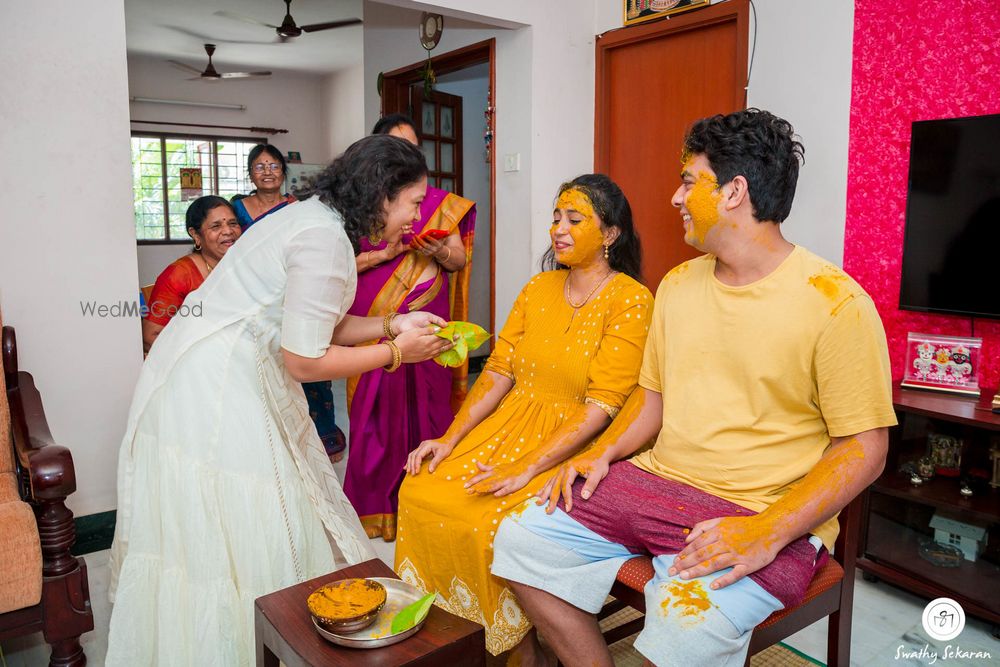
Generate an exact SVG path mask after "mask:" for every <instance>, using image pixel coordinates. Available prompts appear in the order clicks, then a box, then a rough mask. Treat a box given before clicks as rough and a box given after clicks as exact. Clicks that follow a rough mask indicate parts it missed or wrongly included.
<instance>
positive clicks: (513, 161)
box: [503, 153, 521, 171]
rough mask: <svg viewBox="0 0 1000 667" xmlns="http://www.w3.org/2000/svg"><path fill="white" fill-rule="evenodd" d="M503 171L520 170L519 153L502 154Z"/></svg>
mask: <svg viewBox="0 0 1000 667" xmlns="http://www.w3.org/2000/svg"><path fill="white" fill-rule="evenodd" d="M503 170H504V171H521V154H520V153H508V154H507V155H504V156H503Z"/></svg>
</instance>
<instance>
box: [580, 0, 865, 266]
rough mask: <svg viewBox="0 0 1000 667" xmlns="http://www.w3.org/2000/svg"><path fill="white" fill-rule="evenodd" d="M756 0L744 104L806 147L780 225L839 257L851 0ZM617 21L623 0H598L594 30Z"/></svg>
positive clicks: (798, 239) (843, 213)
mask: <svg viewBox="0 0 1000 667" xmlns="http://www.w3.org/2000/svg"><path fill="white" fill-rule="evenodd" d="M719 1H720V0H713V4H715V3H716V2H719ZM754 5H755V7H756V11H757V45H756V51H755V52H754V56H753V64H752V71H751V72H750V85H749V88H748V90H747V106H751V107H758V108H761V109H767V110H768V111H771V112H773V113H775V114H777V115H779V116H781V117H782V118H784V119H786V120H787V121H788V122H790V123H791V124H792V127H794V128H795V131H796V133H797V134H798V135H799V136H800V137H801V138H802V142H803V144H804V145H805V147H806V162H805V166H803V168H802V170H801V172H800V174H799V183H798V188H797V190H796V195H795V204H794V206H793V207H792V214H791V216H790V217H789V218H788V220H786V221H785V223H784V224H783V225H782V229H783V232H784V234H785V236H786V237H787V238H788V239H789V240H790V241H792V242H794V243H798V244H801V245H804V246H806V247H807V248H809V249H810V250H812V251H813V252H815V253H817V254H818V255H820V256H822V257H825V258H826V259H828V260H830V261H832V262H835V263H837V264H841V263H842V262H843V256H844V226H845V223H846V211H847V145H848V130H849V125H850V106H851V63H852V48H853V38H854V3H853V2H819V1H818V0H809V1H806V2H803V0H754ZM750 17H751V22H750V40H749V48H750V49H751V51H753V49H754V42H753V32H754V24H753V12H751V13H750ZM621 25H622V3H621V2H617V1H615V0H597V16H596V32H597V33H598V34H599V33H602V32H604V31H606V30H610V29H612V28H618V27H621ZM748 62H749V58H748Z"/></svg>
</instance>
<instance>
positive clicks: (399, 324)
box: [391, 310, 448, 336]
mask: <svg viewBox="0 0 1000 667" xmlns="http://www.w3.org/2000/svg"><path fill="white" fill-rule="evenodd" d="M391 326H392V329H393V331H392V333H393V334H394V335H396V336H398V335H399V334H401V333H403V332H404V331H409V330H411V329H423V328H424V327H429V326H439V327H446V326H448V322H447V321H446V320H444V319H443V318H441V317H438V316H437V315H435V314H434V313H426V312H424V311H422V310H417V311H414V312H412V313H406V314H405V315H396V317H394V318H392V325H391Z"/></svg>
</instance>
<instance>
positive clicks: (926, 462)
mask: <svg viewBox="0 0 1000 667" xmlns="http://www.w3.org/2000/svg"><path fill="white" fill-rule="evenodd" d="M917 474H919V475H920V476H921V477H923V478H924V479H930V478H931V477H933V476H934V459H932V458H931V457H929V456H922V457H920V459H919V460H918V461H917Z"/></svg>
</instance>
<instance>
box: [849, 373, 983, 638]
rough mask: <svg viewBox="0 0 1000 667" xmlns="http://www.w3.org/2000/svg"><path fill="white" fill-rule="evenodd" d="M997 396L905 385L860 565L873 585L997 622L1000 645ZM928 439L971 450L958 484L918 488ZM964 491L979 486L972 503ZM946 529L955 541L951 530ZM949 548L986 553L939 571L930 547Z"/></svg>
mask: <svg viewBox="0 0 1000 667" xmlns="http://www.w3.org/2000/svg"><path fill="white" fill-rule="evenodd" d="M993 396H994V391H993V390H989V389H983V391H982V396H981V397H980V398H979V399H974V398H969V397H963V396H952V395H946V394H940V393H934V392H925V391H919V390H913V389H903V388H900V386H899V384H898V383H896V385H895V386H894V387H893V405H894V407H895V409H896V414H897V417H898V418H899V425H898V426H895V427H893V428H892V429H891V430H890V432H889V452H888V456H887V458H886V465H885V470H884V472H883V473H882V475H881V476H880V477H879V478H878V479H877V480H876V481H875V482H874V483H873V484H872V485H871V486H870V487H869V488H868V489H867V490H866V491H865V504H864V512H863V520H862V527H861V544H860V546H859V550H858V561H857V566H858V569H860V570H861V571H862V573H863V575H864V577H865V579H868V580H871V578H877V579H883V580H885V581H887V582H889V583H892V584H894V585H896V586H899V587H901V588H903V589H905V590H907V591H910V592H911V593H915V594H917V595H921V596H923V597H926V598H928V600H930V599H933V598H937V597H949V598H952V599H954V600H956V601H958V603H959V604H961V605H962V607H963V608H964V609H965V612H966V614H969V615H972V616H977V617H979V618H982V619H984V620H987V621H989V622H990V623H993V624H994V629H993V630H994V635H995V636H998V638H1000V488H998V487H997V486H993V485H991V482H993V483H994V484H995V483H997V482H998V481H1000V480H998V479H995V478H994V474H995V473H994V466H993V461H992V460H991V458H990V450H991V448H998V447H1000V414H996V413H994V412H993V410H992V408H993V405H994V402H993V401H992V398H993ZM928 433H936V434H940V435H947V436H951V437H953V438H958V439H959V440H960V441H961V442H962V449H961V464H960V469H959V470H958V471H957V473H958V474H957V475H955V474H954V473H955V472H956V471H951V470H945V471H941V470H938V471H936V473H935V474H934V476H933V477H931V478H930V479H928V480H926V481H925V482H924V483H922V484H920V485H914V484H913V483H912V482H911V475H910V474H907V473H900V466H902V465H904V464H906V463H909V462H913V461H915V460H917V459H919V458H921V457H922V456H925V455H926V454H927V453H928V438H927V435H928ZM963 482H964V483H966V484H969V485H970V486H971V489H972V495H971V496H967V495H963V494H962V493H961V486H962V484H963ZM932 520H933V521H934V523H935V524H936V525H937V526H938V528H935V527H933V526H931V521H932ZM944 522H947V523H945V524H944V525H946V526H948V527H950V528H949V529H950V530H951V531H955V532H945V531H942V530H941V528H940V526H941V525H942V524H943V523H944ZM958 533H961V534H962V535H968V536H970V537H963V536H962V535H958ZM942 540H944V541H951V542H953V543H955V544H956V547H957V546H961V547H962V548H964V549H965V550H966V552H969V553H974V552H978V553H975V555H974V558H975V559H974V560H970V559H968V558H966V557H964V552H963V557H961V558H958V559H955V558H954V557H952V558H951V560H950V561H948V560H946V559H941V558H938V562H937V563H935V562H933V560H934V554H933V553H931V552H933V551H934V549H932V548H929V547H930V545H933V544H934V543H935V542H941V541H942ZM922 551H923V555H921V552H922ZM937 551H941V550H940V549H938V550H937ZM944 551H945V553H947V552H948V550H947V549H945V550H944ZM929 558H930V559H929Z"/></svg>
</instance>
